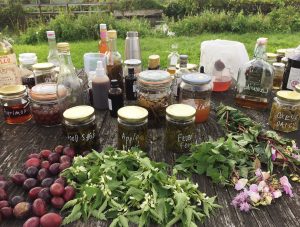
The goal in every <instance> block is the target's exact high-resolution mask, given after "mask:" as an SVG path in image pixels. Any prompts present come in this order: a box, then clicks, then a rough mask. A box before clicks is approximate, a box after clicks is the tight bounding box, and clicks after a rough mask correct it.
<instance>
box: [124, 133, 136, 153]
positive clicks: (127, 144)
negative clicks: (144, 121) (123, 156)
mask: <svg viewBox="0 0 300 227" xmlns="http://www.w3.org/2000/svg"><path fill="white" fill-rule="evenodd" d="M121 139H122V148H123V150H125V151H127V150H128V149H130V148H132V147H139V146H140V136H139V134H137V133H132V134H125V133H122V135H121Z"/></svg>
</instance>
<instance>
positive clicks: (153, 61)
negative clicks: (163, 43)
mask: <svg viewBox="0 0 300 227" xmlns="http://www.w3.org/2000/svg"><path fill="white" fill-rule="evenodd" d="M148 65H149V67H150V68H156V67H157V66H159V65H160V57H159V55H157V54H153V55H150V56H149V57H148Z"/></svg>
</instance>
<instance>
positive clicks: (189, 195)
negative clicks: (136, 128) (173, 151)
mask: <svg viewBox="0 0 300 227" xmlns="http://www.w3.org/2000/svg"><path fill="white" fill-rule="evenodd" d="M167 167H168V166H167V165H166V164H163V163H157V162H153V161H150V159H149V158H147V157H145V154H144V153H143V152H142V151H140V150H132V151H128V152H127V151H119V150H116V149H113V148H107V149H106V150H104V151H103V152H102V153H97V152H95V151H93V152H92V153H90V154H89V155H87V156H85V157H81V156H79V157H76V158H75V159H74V162H73V165H72V167H70V168H69V169H67V170H65V171H64V172H63V174H62V175H63V176H64V177H66V178H67V179H68V183H69V184H71V185H72V186H74V187H75V188H76V190H77V194H76V198H75V199H73V200H71V201H69V202H68V203H66V204H65V206H64V208H63V210H68V211H70V213H69V215H68V216H67V217H66V218H65V219H64V222H63V223H64V224H68V223H71V222H73V221H76V220H78V219H83V220H84V221H86V220H87V219H88V218H90V217H94V218H96V219H99V220H107V219H112V222H111V224H110V226H123V227H124V226H128V224H129V223H130V222H132V223H135V224H137V225H138V226H147V225H149V224H150V223H152V222H153V223H157V224H159V225H161V226H172V225H173V224H175V223H177V222H180V223H182V226H187V227H188V226H189V227H190V226H197V225H196V222H197V221H203V220H204V219H205V218H206V217H209V215H210V214H211V212H212V211H213V210H214V208H217V207H219V206H218V205H217V204H215V202H214V200H215V197H207V196H206V195H205V194H204V193H201V192H200V191H199V190H198V189H197V188H198V187H197V185H196V184H193V183H192V182H190V181H189V180H179V179H177V178H176V177H175V176H170V175H168V174H167Z"/></svg>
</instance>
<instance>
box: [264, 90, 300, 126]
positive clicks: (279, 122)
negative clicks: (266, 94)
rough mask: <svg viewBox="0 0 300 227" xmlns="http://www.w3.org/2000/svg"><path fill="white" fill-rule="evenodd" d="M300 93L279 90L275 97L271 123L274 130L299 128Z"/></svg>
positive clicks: (270, 118)
mask: <svg viewBox="0 0 300 227" xmlns="http://www.w3.org/2000/svg"><path fill="white" fill-rule="evenodd" d="M299 119H300V93H297V92H296V91H278V92H277V94H276V97H275V98H274V101H273V104H272V109H271V113H270V117H269V125H270V126H271V128H273V129H274V130H278V131H281V132H292V131H297V130H298V129H299Z"/></svg>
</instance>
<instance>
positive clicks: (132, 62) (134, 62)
mask: <svg viewBox="0 0 300 227" xmlns="http://www.w3.org/2000/svg"><path fill="white" fill-rule="evenodd" d="M141 63H142V61H141V60H139V59H127V60H125V61H124V64H125V65H140V64H141Z"/></svg>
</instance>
